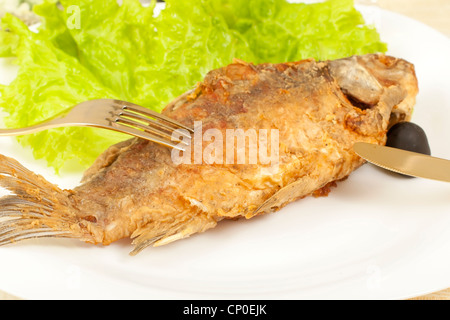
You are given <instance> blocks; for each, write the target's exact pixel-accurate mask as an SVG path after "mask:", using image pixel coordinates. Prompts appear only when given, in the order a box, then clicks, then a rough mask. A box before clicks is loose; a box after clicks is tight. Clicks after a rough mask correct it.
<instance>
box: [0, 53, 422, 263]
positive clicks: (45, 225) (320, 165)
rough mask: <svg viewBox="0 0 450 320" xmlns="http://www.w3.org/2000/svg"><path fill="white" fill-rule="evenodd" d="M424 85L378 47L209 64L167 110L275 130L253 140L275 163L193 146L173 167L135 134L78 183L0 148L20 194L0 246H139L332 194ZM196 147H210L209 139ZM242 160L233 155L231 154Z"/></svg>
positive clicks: (404, 116)
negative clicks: (64, 184) (54, 179)
mask: <svg viewBox="0 0 450 320" xmlns="http://www.w3.org/2000/svg"><path fill="white" fill-rule="evenodd" d="M417 92H418V88H417V79H416V77H415V72H414V67H413V65H412V64H410V63H408V62H406V61H404V60H401V59H396V58H393V57H389V56H385V55H381V54H376V55H365V56H354V57H350V58H346V59H340V60H335V61H324V62H316V61H314V60H303V61H299V62H293V63H281V64H261V65H252V64H249V63H245V62H242V61H239V60H236V61H235V62H234V63H232V64H230V65H229V66H226V67H224V68H221V69H218V70H213V71H211V72H210V73H209V74H208V75H207V76H206V78H205V79H204V81H203V82H202V83H200V84H198V86H197V88H196V89H195V90H192V91H190V92H188V93H186V94H184V95H182V96H181V97H179V98H177V99H176V100H175V101H173V102H172V103H170V104H169V105H168V106H167V107H166V108H165V110H164V111H163V113H164V114H165V115H167V116H170V117H172V118H174V119H176V120H178V121H180V122H182V123H184V124H185V125H188V126H193V125H194V121H201V124H202V131H201V132H200V136H201V135H202V134H203V133H206V132H208V130H210V129H215V130H216V131H215V132H216V133H217V132H219V133H223V136H226V134H227V129H242V130H244V132H245V130H249V129H253V130H256V131H257V132H263V131H261V130H264V129H265V130H272V131H271V132H274V133H275V132H276V137H277V138H278V141H277V140H270V141H269V138H268V136H267V139H266V140H264V139H263V140H258V141H257V147H261V148H262V147H266V148H268V147H269V146H271V148H269V149H270V150H269V151H268V153H270V152H271V151H273V152H275V153H276V161H272V162H270V163H268V162H265V163H262V161H261V159H262V157H260V158H258V159H257V162H256V163H253V164H252V163H250V162H244V164H239V163H237V162H234V163H233V161H230V162H231V163H227V162H226V161H225V160H226V157H229V154H228V155H225V154H223V155H221V154H214V156H215V158H214V159H216V160H217V161H216V162H215V163H211V161H206V162H208V163H209V164H208V163H205V159H204V158H201V159H203V161H202V163H197V164H196V163H195V157H196V156H195V152H194V150H191V153H190V154H189V153H187V152H186V155H187V158H186V159H188V160H189V159H191V160H192V162H193V163H192V164H189V163H182V164H176V163H174V160H173V159H174V154H173V150H171V149H168V148H166V147H163V146H160V145H157V144H154V143H151V142H148V141H144V140H139V139H131V140H128V141H125V142H122V143H119V144H117V145H114V146H112V147H110V148H109V149H108V150H107V151H106V152H105V153H104V154H102V155H101V156H100V157H99V158H98V159H97V161H96V162H95V163H94V165H93V166H92V167H91V168H90V169H88V170H87V171H86V173H85V176H84V179H83V183H82V184H81V185H80V186H78V187H77V188H75V189H74V190H61V189H60V188H58V187H57V186H55V185H52V184H50V183H49V182H47V181H46V180H45V179H43V178H42V177H40V176H38V175H35V174H33V173H32V172H30V171H28V170H27V169H25V168H24V167H23V166H21V165H20V164H19V163H18V162H17V161H15V160H13V159H10V158H7V157H4V156H0V186H3V187H4V188H6V189H8V190H9V191H11V192H12V193H14V194H13V195H9V196H5V197H3V198H2V199H0V218H1V219H2V222H1V223H0V244H7V243H10V242H15V241H19V240H23V239H29V238H36V237H69V238H78V239H80V240H82V241H85V242H88V243H94V244H97V243H101V244H104V245H107V244H110V243H112V242H114V241H116V240H119V239H122V238H126V237H131V238H133V239H134V242H133V244H134V245H135V249H134V251H133V252H132V253H133V254H135V253H137V252H139V251H140V250H142V249H143V248H145V247H147V246H149V245H155V246H157V245H164V244H167V243H170V242H172V241H175V240H179V239H182V238H186V237H188V236H190V235H192V234H194V233H197V232H203V231H205V230H207V229H211V228H214V227H215V226H216V225H217V223H218V222H219V221H221V220H222V219H234V218H239V217H245V218H251V217H254V216H256V215H259V214H263V213H268V212H272V211H276V210H278V209H280V208H281V207H283V206H285V205H286V204H288V203H289V202H292V201H295V200H296V199H299V198H302V197H305V196H308V195H311V194H313V195H324V194H327V192H328V191H329V186H330V185H332V184H333V183H334V182H335V181H339V180H342V179H344V178H346V177H347V176H348V175H349V174H350V173H351V172H352V171H353V170H355V169H356V168H358V167H359V166H361V165H362V164H363V160H362V159H361V158H360V157H358V156H357V155H356V154H355V153H354V152H353V150H352V146H353V144H354V143H355V142H357V141H365V142H370V143H376V144H384V143H385V141H386V132H387V129H388V127H389V126H390V125H393V124H395V123H397V122H398V121H401V120H407V121H408V120H409V119H410V117H411V111H412V108H413V105H414V103H415V97H416V95H417ZM258 130H260V131H258ZM214 137H215V139H217V136H214ZM203 138H204V136H203ZM247 138H248V140H249V141H250V139H251V137H250V136H249V137H247ZM211 141H212V139H211ZM274 141H275V142H274ZM194 142H195V143H197V140H196V139H194ZM215 142H217V143H218V144H216V146H220V145H221V144H222V145H225V142H220V141H215ZM209 143H210V144H212V142H209ZM275 143H276V145H274V144H275ZM249 146H250V143H248V144H246V145H245V146H244V147H245V148H244V149H245V150H244V151H247V153H246V156H245V159H246V160H249V159H250V151H251V150H249V148H250V147H249ZM272 147H276V148H272ZM193 149H195V148H193ZM241 149H242V148H241ZM199 150H200V152H204V154H211V148H210V145H209V144H208V143H205V142H203V143H202V145H201V148H200V149H198V150H197V151H199ZM214 150H216V149H214ZM217 150H218V149H217ZM217 150H216V151H215V152H217ZM240 151H242V150H240ZM204 154H203V155H204ZM179 155H180V154H179ZM222 156H223V159H224V160H223V161H220V160H221V157H222ZM273 156H274V154H271V157H273ZM236 159H237V153H236V155H235V154H234V151H233V153H232V156H231V158H229V160H236ZM221 162H223V163H221Z"/></svg>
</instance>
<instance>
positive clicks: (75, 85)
mask: <svg viewBox="0 0 450 320" xmlns="http://www.w3.org/2000/svg"><path fill="white" fill-rule="evenodd" d="M155 5H156V2H155V1H153V2H152V3H151V4H150V6H148V7H143V6H142V5H141V4H140V2H139V1H138V0H124V1H123V4H122V5H118V4H117V2H116V1H113V0H61V1H57V0H45V1H44V2H43V3H42V4H40V5H38V6H35V7H34V11H35V13H36V14H38V15H39V16H41V18H42V24H41V26H40V27H39V28H38V30H37V32H32V31H30V30H29V28H28V27H27V26H26V25H24V24H23V23H22V22H21V21H20V20H19V19H17V18H15V17H13V16H12V15H6V16H5V17H4V18H3V19H2V22H1V27H0V57H15V58H16V59H15V63H16V64H17V65H18V66H19V72H18V75H17V77H16V79H15V80H14V81H13V82H12V83H11V84H10V85H8V86H1V87H0V95H1V97H0V108H3V109H4V110H5V111H6V112H8V113H9V116H8V117H7V119H6V120H5V122H6V125H7V126H8V127H23V126H29V125H32V124H34V123H37V122H39V121H41V120H44V119H46V118H48V117H50V116H53V115H55V114H57V113H59V112H61V111H62V110H64V109H66V108H68V107H70V106H72V105H74V104H77V103H79V102H82V101H86V100H91V99H99V98H115V99H121V100H127V101H130V102H133V103H136V104H139V105H142V106H144V107H147V108H150V109H153V110H156V111H161V110H162V109H163V107H164V106H165V105H166V104H167V103H168V102H170V101H171V100H172V99H173V98H175V97H176V96H178V95H180V94H182V93H183V92H185V91H187V90H189V89H190V88H192V87H193V86H194V85H195V84H196V83H197V82H198V81H201V79H202V78H203V77H204V76H205V74H206V73H207V72H208V71H210V70H212V69H215V68H219V67H221V66H224V65H227V64H229V63H230V62H231V61H232V60H233V58H239V59H242V60H245V61H250V62H254V63H262V62H272V63H277V62H285V61H295V60H301V59H304V58H310V57H313V58H315V59H320V60H323V59H336V58H341V57H346V56H350V55H353V54H365V53H372V52H385V51H386V45H385V44H384V43H382V42H381V41H380V37H379V34H378V33H377V31H376V30H375V29H374V28H373V27H370V26H366V25H365V24H364V20H363V18H362V16H361V14H360V13H359V12H358V11H357V10H356V9H355V8H354V6H353V1H352V0H329V1H325V2H322V3H316V4H308V5H306V4H302V3H288V2H287V1H285V0H246V1H242V0H170V1H169V0H168V1H166V8H165V9H164V10H163V11H162V12H161V14H159V15H158V16H155V15H154V7H155ZM127 138H128V137H127V136H125V135H122V134H118V133H114V132H110V131H107V130H101V129H91V128H62V129H53V130H48V131H44V132H41V133H38V134H33V135H27V136H23V137H20V138H18V139H19V141H20V143H21V144H22V145H23V146H29V147H31V148H32V149H33V154H34V156H35V157H36V158H44V159H45V160H46V161H47V163H48V164H49V165H50V166H52V167H53V168H55V170H56V172H58V171H59V170H61V169H62V168H64V167H65V166H67V164H68V163H74V161H75V162H77V163H79V164H81V165H82V166H83V167H87V166H89V165H90V164H92V162H93V161H94V159H95V158H96V157H97V156H98V155H99V154H100V153H101V152H102V151H104V150H105V149H106V148H107V147H108V146H109V145H111V144H114V143H117V142H119V141H121V140H124V139H127Z"/></svg>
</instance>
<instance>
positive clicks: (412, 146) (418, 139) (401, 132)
mask: <svg viewBox="0 0 450 320" xmlns="http://www.w3.org/2000/svg"><path fill="white" fill-rule="evenodd" d="M386 145H387V146H388V147H393V148H397V149H403V150H407V151H413V152H418V153H422V154H427V155H431V150H430V145H429V144H428V139H427V135H426V134H425V131H424V130H423V129H422V128H421V127H419V126H418V125H417V124H414V123H412V122H399V123H397V124H396V125H394V126H393V127H392V128H391V129H390V130H389V132H388V134H387V142H386Z"/></svg>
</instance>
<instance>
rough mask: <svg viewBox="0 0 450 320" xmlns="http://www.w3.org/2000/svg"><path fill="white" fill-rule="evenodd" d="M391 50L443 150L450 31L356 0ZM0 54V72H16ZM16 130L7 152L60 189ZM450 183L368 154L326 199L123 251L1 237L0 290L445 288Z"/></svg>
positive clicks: (288, 292) (139, 293) (138, 295)
mask: <svg viewBox="0 0 450 320" xmlns="http://www.w3.org/2000/svg"><path fill="white" fill-rule="evenodd" d="M361 9H363V10H364V14H365V16H366V17H367V19H368V20H369V21H372V22H375V23H376V25H377V27H378V29H379V31H380V33H381V36H382V39H383V40H385V41H387V42H388V44H389V53H390V54H392V55H394V56H398V57H403V58H405V59H408V60H410V61H411V62H413V63H414V64H415V65H416V68H417V76H418V78H419V81H420V90H421V91H420V94H419V96H418V100H417V106H416V111H415V113H414V117H413V120H414V121H415V122H416V123H418V124H420V125H421V126H422V127H423V128H424V129H425V130H426V132H427V133H428V137H429V140H430V144H431V148H432V151H433V153H434V155H436V156H440V157H445V158H449V159H450V146H449V145H448V137H449V136H450V126H449V125H448V124H449V123H450V90H449V88H450V78H449V76H448V75H449V74H450V62H449V60H448V57H450V41H449V39H448V38H447V37H445V36H444V35H442V34H440V33H438V32H436V31H435V30H433V29H431V28H429V27H427V26H425V25H423V24H421V23H419V22H417V21H414V20H411V19H409V18H406V17H404V16H400V15H398V14H394V13H391V12H387V11H383V10H380V9H377V8H368V7H362V8H361ZM9 69H10V68H9V67H8V66H7V65H6V63H5V62H4V61H3V62H2V64H1V65H0V81H1V82H5V81H6V80H7V79H12V78H13V77H14V74H13V72H14V71H13V70H9ZM13 141H14V140H12V139H8V138H3V139H1V140H0V146H1V150H0V152H1V153H2V154H5V155H8V156H12V157H14V158H16V159H18V160H19V161H20V162H22V163H23V164H24V165H26V166H27V167H29V168H30V169H32V170H34V171H35V172H38V173H40V174H42V175H44V176H45V177H46V178H47V179H48V180H50V181H52V182H53V183H57V184H59V185H60V186H61V187H63V188H70V187H73V186H75V185H76V184H77V182H78V179H79V177H80V176H79V175H74V176H68V177H65V178H64V179H62V178H60V177H57V176H55V175H54V174H53V173H52V171H51V170H50V169H48V168H46V167H45V164H44V163H43V162H42V161H36V160H34V159H33V158H32V157H31V153H30V151H29V150H24V149H22V148H20V147H19V146H18V145H17V144H16V143H15V142H13ZM449 194H450V185H449V184H445V183H439V182H434V181H428V180H420V179H403V178H399V177H398V176H394V175H391V174H388V173H386V172H384V171H382V170H380V169H377V168H375V167H373V166H371V165H366V166H364V167H363V168H361V169H359V170H358V171H357V172H355V173H353V174H352V175H351V176H350V178H349V179H348V180H347V181H345V182H342V183H340V184H339V186H338V188H336V189H335V190H334V191H333V192H332V193H331V194H330V196H329V197H328V198H320V199H314V198H307V199H304V200H301V201H298V202H296V203H294V204H291V205H289V206H287V207H286V208H284V209H283V210H281V211H280V212H278V213H275V214H270V215H266V216H263V217H258V218H255V219H251V220H248V221H227V222H223V223H220V225H219V226H218V227H217V228H216V229H214V230H211V231H208V232H205V233H203V234H199V235H195V236H193V237H191V238H190V239H187V240H182V241H179V242H176V243H174V244H171V245H168V246H163V247H160V248H149V249H147V250H145V251H143V252H142V253H141V254H139V255H138V256H136V257H130V256H129V255H128V252H129V251H130V250H131V246H130V242H129V241H127V240H124V241H120V242H119V243H115V244H112V245H111V246H109V247H96V246H91V245H86V244H83V243H80V242H78V241H76V240H51V239H41V240H33V241H27V242H23V243H18V244H16V245H11V246H6V247H1V248H0V261H1V262H2V263H1V264H0V289H1V290H4V291H7V292H9V293H11V294H14V295H16V296H19V297H22V298H27V299H38V298H39V299H55V298H56V299H90V298H102V299H108V298H114V299H198V298H207V299H272V298H273V299H285V298H286V299H291V298H292V299H294V298H296V299H298V298H307V299H315V298H318V299H319V298H320V299H330V298H338V299H402V298H408V297H413V296H417V295H421V294H426V293H429V292H433V291H437V290H440V289H444V288H447V287H450V272H448V270H450V255H449V252H450V201H449Z"/></svg>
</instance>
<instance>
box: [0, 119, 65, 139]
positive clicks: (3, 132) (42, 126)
mask: <svg viewBox="0 0 450 320" xmlns="http://www.w3.org/2000/svg"><path fill="white" fill-rule="evenodd" d="M61 120H62V119H61V118H55V119H53V120H51V121H45V122H41V123H38V124H35V125H33V126H29V127H25V128H18V129H0V137H6V136H22V135H26V134H31V133H36V132H40V131H43V130H47V129H53V128H59V127H63V126H64V123H63V122H62V121H61Z"/></svg>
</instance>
